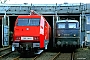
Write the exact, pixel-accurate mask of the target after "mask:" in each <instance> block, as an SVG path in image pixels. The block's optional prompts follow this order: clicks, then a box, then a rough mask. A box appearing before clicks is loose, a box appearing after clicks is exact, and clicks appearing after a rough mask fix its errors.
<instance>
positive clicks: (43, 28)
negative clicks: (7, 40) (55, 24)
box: [12, 11, 51, 52]
mask: <svg viewBox="0 0 90 60" xmlns="http://www.w3.org/2000/svg"><path fill="white" fill-rule="evenodd" d="M50 38H51V27H50V25H49V23H48V22H47V21H46V19H45V18H44V17H43V16H42V15H38V14H36V13H35V12H34V11H31V14H30V15H19V16H18V17H17V19H16V21H15V26H14V33H13V43H12V51H15V50H17V51H19V52H22V51H36V50H39V49H47V46H48V43H49V39H50Z"/></svg>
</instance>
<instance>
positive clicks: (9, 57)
mask: <svg viewBox="0 0 90 60" xmlns="http://www.w3.org/2000/svg"><path fill="white" fill-rule="evenodd" d="M17 56H20V54H19V53H18V52H11V53H10V54H8V55H6V56H4V57H2V58H0V60H12V59H13V58H15V57H17Z"/></svg>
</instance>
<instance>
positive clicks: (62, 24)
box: [57, 23, 65, 28]
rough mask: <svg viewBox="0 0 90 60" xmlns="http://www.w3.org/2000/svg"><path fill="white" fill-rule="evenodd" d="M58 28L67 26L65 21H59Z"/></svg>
mask: <svg viewBox="0 0 90 60" xmlns="http://www.w3.org/2000/svg"><path fill="white" fill-rule="evenodd" d="M57 27H58V28H65V23H58V26H57Z"/></svg>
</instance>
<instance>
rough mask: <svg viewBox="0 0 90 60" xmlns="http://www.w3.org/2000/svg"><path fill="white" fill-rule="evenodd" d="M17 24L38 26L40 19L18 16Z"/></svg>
mask: <svg viewBox="0 0 90 60" xmlns="http://www.w3.org/2000/svg"><path fill="white" fill-rule="evenodd" d="M17 25H18V26H39V25H40V19H39V18H29V19H27V18H19V19H18V22H17Z"/></svg>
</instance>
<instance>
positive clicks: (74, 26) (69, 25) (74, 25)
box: [68, 23, 76, 28]
mask: <svg viewBox="0 0 90 60" xmlns="http://www.w3.org/2000/svg"><path fill="white" fill-rule="evenodd" d="M68 27H69V28H76V23H69V24H68Z"/></svg>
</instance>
